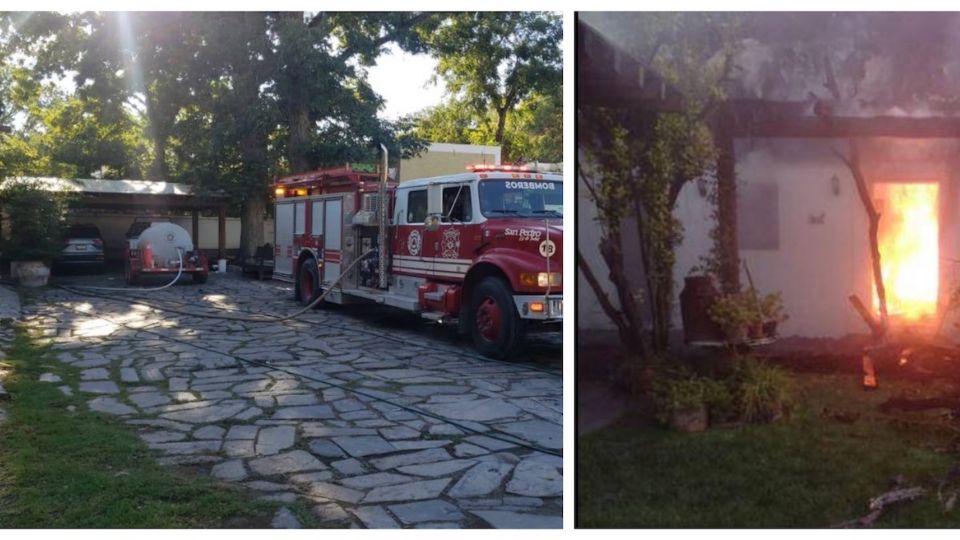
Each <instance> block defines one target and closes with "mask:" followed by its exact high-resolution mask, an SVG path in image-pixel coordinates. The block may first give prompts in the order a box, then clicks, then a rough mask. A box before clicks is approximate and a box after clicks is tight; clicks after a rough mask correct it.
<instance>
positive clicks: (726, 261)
mask: <svg viewBox="0 0 960 540" xmlns="http://www.w3.org/2000/svg"><path fill="white" fill-rule="evenodd" d="M717 146H718V150H719V153H718V157H717V233H718V235H719V238H718V239H717V240H718V244H719V245H718V246H717V247H718V253H719V255H720V260H719V261H718V262H719V264H720V283H721V285H722V287H723V292H725V293H727V294H732V293H736V292H739V291H740V246H739V244H738V242H737V175H736V165H735V164H734V146H733V137H731V136H730V135H729V134H728V133H724V132H722V131H721V132H720V133H719V135H718V137H717Z"/></svg>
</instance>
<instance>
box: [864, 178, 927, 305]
mask: <svg viewBox="0 0 960 540" xmlns="http://www.w3.org/2000/svg"><path fill="white" fill-rule="evenodd" d="M874 188H875V191H874V195H875V198H876V199H877V200H878V202H879V204H878V205H877V206H878V210H879V211H880V227H879V230H878V231H877V239H878V241H879V244H880V271H881V273H882V274H883V283H884V285H885V287H886V292H887V311H888V313H889V314H890V315H891V316H899V317H903V318H905V319H909V320H918V319H921V318H923V317H927V316H934V315H936V313H937V295H938V292H939V262H940V235H939V221H938V218H937V215H938V212H937V208H938V206H937V196H938V191H939V189H938V188H939V186H938V185H937V184H935V183H878V184H876V185H875V186H874ZM874 306H876V307H879V300H878V299H877V296H876V292H874Z"/></svg>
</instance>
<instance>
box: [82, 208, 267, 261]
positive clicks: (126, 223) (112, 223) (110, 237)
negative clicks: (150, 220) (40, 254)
mask: <svg viewBox="0 0 960 540" xmlns="http://www.w3.org/2000/svg"><path fill="white" fill-rule="evenodd" d="M135 218H136V216H133V215H124V214H112V213H111V214H107V213H85V212H83V211H75V212H72V213H71V215H70V219H69V221H70V223H93V224H94V225H96V226H97V227H99V228H100V234H101V235H103V241H104V244H105V246H106V249H107V251H108V255H114V256H115V254H116V253H119V252H121V251H122V250H123V245H124V235H125V234H126V233H127V230H128V229H129V228H130V224H131V223H133V221H134V219H135ZM168 219H169V221H171V222H173V223H176V224H177V225H179V226H181V227H183V228H184V229H186V230H187V233H188V234H193V221H192V219H191V217H190V216H175V217H170V218H168ZM199 221H200V246H199V247H200V249H217V243H218V240H219V231H218V228H217V218H216V217H205V216H201V217H200V220H199ZM273 230H274V220H273V219H272V218H271V219H266V220H264V222H263V238H264V242H269V243H271V244H272V243H273V238H274V234H273ZM226 233H227V234H226V245H225V246H224V248H225V249H238V248H239V247H240V218H234V217H228V218H227V219H226Z"/></svg>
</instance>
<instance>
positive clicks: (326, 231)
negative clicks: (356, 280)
mask: <svg viewBox="0 0 960 540" xmlns="http://www.w3.org/2000/svg"><path fill="white" fill-rule="evenodd" d="M324 204H325V208H324V211H323V278H322V280H323V282H324V283H333V282H334V281H335V280H336V279H337V278H338V277H340V261H341V251H340V249H341V246H340V242H341V240H342V238H343V199H329V200H327V201H326V202H325V203H324Z"/></svg>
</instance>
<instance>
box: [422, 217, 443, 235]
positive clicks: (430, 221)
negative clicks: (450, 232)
mask: <svg viewBox="0 0 960 540" xmlns="http://www.w3.org/2000/svg"><path fill="white" fill-rule="evenodd" d="M423 226H424V227H426V228H427V230H428V231H435V230H437V229H439V228H440V216H439V215H437V214H430V215H429V216H427V219H425V220H423Z"/></svg>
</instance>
